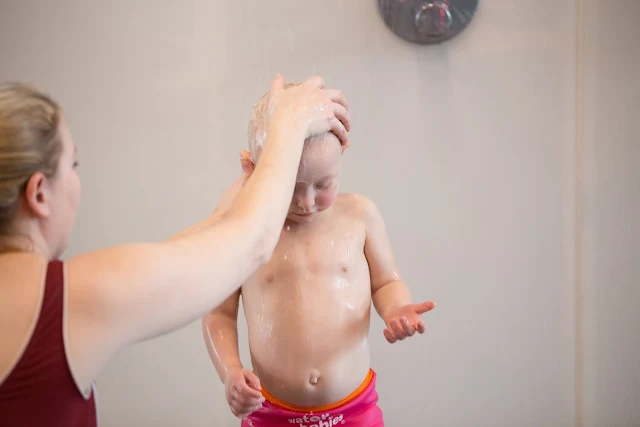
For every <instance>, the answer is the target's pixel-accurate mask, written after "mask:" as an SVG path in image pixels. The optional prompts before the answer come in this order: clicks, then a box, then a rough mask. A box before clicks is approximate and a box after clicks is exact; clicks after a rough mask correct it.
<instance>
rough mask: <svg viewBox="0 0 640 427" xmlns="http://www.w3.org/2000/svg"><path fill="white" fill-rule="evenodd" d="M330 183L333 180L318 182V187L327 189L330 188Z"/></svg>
mask: <svg viewBox="0 0 640 427" xmlns="http://www.w3.org/2000/svg"><path fill="white" fill-rule="evenodd" d="M330 185H331V181H327V182H321V183H319V184H316V188H319V189H325V188H329V186H330Z"/></svg>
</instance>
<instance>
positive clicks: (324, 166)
mask: <svg viewBox="0 0 640 427" xmlns="http://www.w3.org/2000/svg"><path fill="white" fill-rule="evenodd" d="M341 166H342V147H341V145H340V142H339V140H338V138H337V137H336V136H335V135H333V134H331V133H328V134H326V135H323V137H322V138H318V139H316V140H313V141H308V142H306V143H305V148H304V152H303V153H302V157H301V159H300V167H299V169H298V177H297V180H296V187H295V190H294V192H293V199H292V200H291V206H290V207H289V215H288V216H287V218H288V219H290V220H291V221H294V222H296V223H299V224H302V223H306V222H310V221H312V220H313V219H314V218H315V217H316V216H317V215H318V214H320V212H322V211H324V210H326V209H328V208H329V207H330V206H331V205H332V204H333V202H334V201H335V199H336V197H337V196H338V184H339V182H340V168H341Z"/></svg>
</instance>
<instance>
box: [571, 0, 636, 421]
mask: <svg viewBox="0 0 640 427" xmlns="http://www.w3.org/2000/svg"><path fill="white" fill-rule="evenodd" d="M586 3H587V5H588V6H591V7H585V9H584V34H585V37H584V47H583V49H584V59H583V62H584V91H583V93H584V103H583V107H584V111H583V117H584V121H583V129H584V151H583V155H584V173H583V176H584V191H583V193H582V195H583V207H584V209H583V222H582V224H583V227H582V229H583V232H584V234H583V239H584V240H583V243H584V244H583V248H584V257H583V259H584V281H583V286H584V373H585V375H584V408H585V411H584V416H585V423H584V425H585V427H601V426H607V427H609V426H611V427H618V426H624V427H626V426H640V309H639V306H640V140H639V137H638V135H640V133H639V132H638V125H639V121H640V27H638V17H639V16H640V2H638V1H636V0H619V1H614V2H611V5H612V6H615V7H612V8H609V7H601V6H602V4H601V3H600V4H599V7H596V6H597V5H596V1H594V0H590V1H588V2H586Z"/></svg>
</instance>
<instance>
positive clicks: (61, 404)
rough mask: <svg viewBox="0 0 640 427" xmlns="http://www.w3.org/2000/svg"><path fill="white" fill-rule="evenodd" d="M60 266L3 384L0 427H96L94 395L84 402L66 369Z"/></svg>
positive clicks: (50, 275) (51, 268) (53, 268)
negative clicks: (33, 325) (23, 348)
mask: <svg viewBox="0 0 640 427" xmlns="http://www.w3.org/2000/svg"><path fill="white" fill-rule="evenodd" d="M63 313H64V279H63V269H62V262H60V261H52V262H50V263H49V265H48V269H47V278H46V282H45V287H44V297H43V300H42V307H41V309H40V314H39V316H38V321H37V324H36V327H35V329H34V331H33V335H32V336H31V340H30V341H29V344H28V345H27V348H26V349H25V351H24V353H23V354H22V356H21V358H20V360H19V361H18V363H17V364H16V366H15V367H14V368H13V370H12V371H11V372H10V373H9V376H8V377H7V378H6V379H5V380H4V382H3V383H2V384H0V426H2V427H10V426H11V427H14V426H15V427H41V426H43V427H44V426H47V427H96V426H97V415H96V405H95V395H94V393H93V391H92V392H91V396H90V397H89V399H85V398H84V397H83V396H82V394H81V393H80V391H79V390H78V387H77V386H76V383H75V381H74V380H73V377H72V376H71V371H70V369H69V365H68V363H67V356H66V353H65V349H64V339H63V335H62V331H63V329H62V321H63V316H64V315H63Z"/></svg>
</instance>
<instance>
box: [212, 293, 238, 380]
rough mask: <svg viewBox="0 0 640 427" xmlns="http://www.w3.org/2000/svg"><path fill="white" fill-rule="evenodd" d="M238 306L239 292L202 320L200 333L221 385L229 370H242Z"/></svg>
mask: <svg viewBox="0 0 640 427" xmlns="http://www.w3.org/2000/svg"><path fill="white" fill-rule="evenodd" d="M239 305H240V290H238V291H236V292H235V293H233V294H232V295H231V296H230V297H229V298H227V300H226V301H225V302H223V303H222V304H221V305H220V306H218V307H217V308H216V309H214V310H212V311H211V312H210V313H209V314H207V315H206V316H204V317H203V318H202V333H203V335H204V341H205V344H206V346H207V351H208V352H209V357H210V358H211V361H212V362H213V366H215V368H216V372H218V376H219V377H220V381H222V382H223V383H225V381H226V376H227V373H228V372H229V371H230V370H232V369H235V368H240V369H241V368H242V362H241V361H240V351H239V350H238V307H239Z"/></svg>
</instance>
